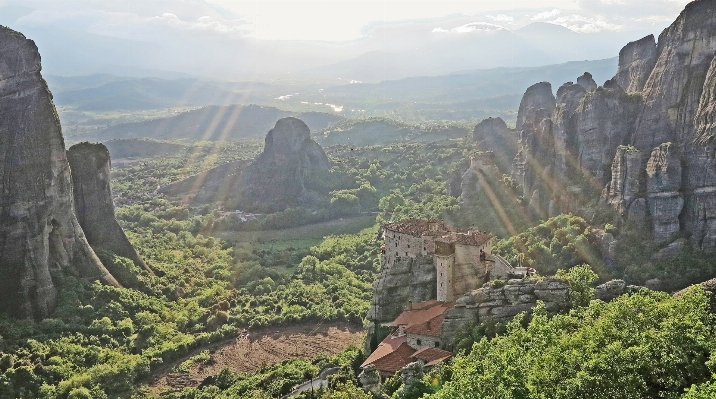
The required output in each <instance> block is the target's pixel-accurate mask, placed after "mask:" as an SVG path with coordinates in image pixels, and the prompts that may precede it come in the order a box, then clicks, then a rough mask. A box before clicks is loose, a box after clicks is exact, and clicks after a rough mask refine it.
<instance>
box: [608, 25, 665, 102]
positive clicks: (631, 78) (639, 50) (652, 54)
mask: <svg viewBox="0 0 716 399" xmlns="http://www.w3.org/2000/svg"><path fill="white" fill-rule="evenodd" d="M654 64H656V41H655V40H654V35H649V36H646V37H644V38H641V39H639V40H637V41H634V42H631V43H629V44H627V45H626V46H624V48H622V49H621V51H620V52H619V68H618V69H617V75H616V76H615V80H616V83H617V84H618V85H619V86H620V87H621V88H622V89H624V91H626V92H627V93H638V92H640V91H641V90H642V89H643V88H644V84H645V83H646V80H647V79H648V78H649V75H650V74H651V71H652V70H653V69H654Z"/></svg>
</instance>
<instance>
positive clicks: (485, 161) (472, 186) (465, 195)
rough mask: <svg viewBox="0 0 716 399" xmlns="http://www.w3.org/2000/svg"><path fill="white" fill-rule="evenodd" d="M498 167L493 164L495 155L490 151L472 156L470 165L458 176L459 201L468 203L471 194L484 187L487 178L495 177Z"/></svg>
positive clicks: (497, 175)
mask: <svg viewBox="0 0 716 399" xmlns="http://www.w3.org/2000/svg"><path fill="white" fill-rule="evenodd" d="M499 174H500V169H499V168H498V167H497V165H496V164H495V157H494V154H493V153H492V152H488V153H485V154H481V155H478V156H473V157H472V158H470V167H469V168H468V169H467V170H466V171H465V173H463V174H462V177H461V178H460V182H461V185H460V202H462V203H463V204H470V202H471V200H472V196H473V195H475V194H477V193H479V192H480V191H482V190H483V189H484V187H483V186H485V185H487V184H488V183H487V178H488V177H491V178H492V179H497V178H498V177H499Z"/></svg>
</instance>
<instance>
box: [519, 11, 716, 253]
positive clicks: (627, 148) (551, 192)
mask: <svg viewBox="0 0 716 399" xmlns="http://www.w3.org/2000/svg"><path fill="white" fill-rule="evenodd" d="M715 51H716V2H714V1H712V0H711V1H709V0H697V1H693V2H691V3H689V4H688V5H687V6H686V8H685V9H684V11H683V12H682V13H681V15H679V17H678V18H677V19H676V21H675V22H674V23H673V24H672V25H671V26H670V27H668V28H667V29H665V30H664V31H663V32H662V34H661V35H660V36H659V40H658V46H657V45H656V44H655V42H654V38H653V37H652V36H647V37H645V38H643V39H641V40H639V41H636V42H632V43H629V44H628V45H627V46H625V47H624V48H623V49H622V51H621V52H620V62H619V71H618V73H617V75H616V76H615V77H614V79H610V80H608V81H607V82H605V84H604V86H603V87H598V88H596V89H593V90H591V91H586V90H585V91H586V93H585V94H581V92H580V90H579V89H578V88H574V86H575V85H574V84H566V85H564V86H562V88H560V90H563V91H564V92H568V91H571V93H572V94H571V98H572V99H573V100H571V101H563V98H566V96H561V95H560V93H559V92H558V95H557V106H556V107H555V111H554V113H553V114H552V115H551V116H545V110H546V109H549V106H548V105H545V104H548V103H549V101H548V97H549V96H548V95H546V94H545V95H542V96H536V93H537V92H540V90H538V89H537V88H542V89H541V92H544V91H545V90H544V83H539V84H538V85H536V86H533V87H530V88H529V89H528V90H527V92H526V93H525V98H524V99H523V104H522V106H521V108H520V111H521V113H520V115H518V116H519V118H518V125H517V126H518V129H520V130H521V134H522V136H521V143H520V144H521V148H520V152H519V154H518V156H517V157H516V158H515V161H514V162H513V172H512V176H513V179H515V181H516V182H517V183H518V184H520V185H521V186H522V194H523V197H524V198H525V199H529V203H528V204H527V206H528V207H529V209H531V210H533V212H535V211H539V212H535V213H536V214H538V215H543V214H544V212H541V209H544V206H545V203H546V204H548V205H547V206H548V209H549V212H547V214H549V215H552V214H553V213H554V212H553V210H554V211H562V212H566V211H573V210H571V209H570V210H567V209H565V208H564V207H563V206H562V205H561V204H564V203H575V202H576V205H577V206H578V207H579V208H580V209H584V207H585V206H587V205H588V204H589V202H590V201H591V200H593V199H594V195H595V194H593V191H596V190H599V189H600V188H601V187H604V190H603V191H602V192H603V199H604V202H608V203H610V204H611V205H612V206H614V207H615V208H616V209H617V210H618V211H619V213H620V214H621V216H622V217H623V219H622V220H621V221H616V224H618V225H620V226H623V225H635V224H636V225H650V226H651V228H650V230H651V232H652V233H653V235H654V238H655V239H656V240H657V241H658V242H667V241H670V240H672V239H673V238H674V237H675V235H676V233H678V232H683V233H685V235H686V236H688V237H690V238H689V239H690V241H691V243H692V244H693V245H694V247H696V248H699V249H702V250H705V251H716V156H715V155H714V154H716V148H714V146H713V143H714V141H713V139H714V137H715V136H714V120H715V119H714V118H715V116H714V114H716V111H714V110H715V109H716V105H715V104H714V103H715V102H716V94H714V93H716V60H714V55H715V54H716V53H715ZM581 83H583V84H584V86H586V87H591V83H590V82H589V79H587V78H586V76H583V79H582V81H581ZM580 96H581V98H580V99H579V100H576V99H577V98H579V97H580ZM536 98H538V99H540V101H538V100H536ZM575 101H578V107H577V108H575V109H574V111H573V112H572V111H571V109H570V105H569V104H574V102H575ZM531 104H533V105H531ZM547 117H548V118H549V119H545V118H547ZM548 121H551V130H550V129H549V126H550V125H549V122H548ZM666 143H671V144H668V145H666ZM619 148H622V150H619ZM663 157H668V158H669V159H670V160H669V161H668V162H667V163H668V165H669V166H668V167H667V169H666V170H662V169H661V166H660V167H659V168H657V169H654V168H652V167H650V166H648V165H647V164H650V165H652V166H653V165H657V164H658V165H664V163H662V162H661V161H660V160H661V159H662V158H663ZM650 159H651V160H652V161H651V162H650ZM575 165H578V166H579V168H576V167H574V166H575ZM570 170H574V171H581V172H582V173H581V175H582V176H580V175H579V174H572V175H571V176H570ZM669 170H672V171H671V172H669ZM679 174H680V175H681V177H680V178H679V177H677V175H679ZM550 182H556V186H553V187H550V186H548V184H549V183H550ZM575 185H576V186H579V187H581V188H582V189H583V193H585V196H584V198H583V199H582V201H580V199H578V198H576V199H575V198H562V197H563V196H564V193H568V192H569V191H570V188H571V186H575ZM545 197H546V198H545ZM580 212H581V211H580ZM584 214H585V215H586V213H584ZM623 221H628V222H629V223H626V224H623V223H621V222H623Z"/></svg>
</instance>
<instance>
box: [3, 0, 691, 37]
mask: <svg viewBox="0 0 716 399" xmlns="http://www.w3.org/2000/svg"><path fill="white" fill-rule="evenodd" d="M687 2H688V1H685V0H498V1H492V0H472V1H449V0H441V1H416V0H381V1H371V0H363V1H356V0H330V1H306V0H283V1H272V0H260V1H257V0H250V1H247V0H205V1H201V0H22V1H17V0H0V6H2V5H14V7H12V8H9V7H3V8H0V13H2V12H5V14H8V13H14V14H16V16H17V18H16V23H17V24H18V25H19V26H22V25H67V26H69V27H73V28H80V29H85V30H88V31H90V32H94V33H100V34H106V35H110V36H120V37H123V36H131V32H129V31H133V30H140V31H141V33H142V34H146V33H148V31H149V32H152V33H153V34H161V33H165V34H170V32H171V31H175V30H182V29H183V30H187V29H189V30H194V31H197V32H199V31H202V32H206V31H212V32H213V33H217V34H219V35H223V36H226V37H230V36H233V35H237V34H238V35H240V36H243V37H253V38H258V39H284V40H296V39H298V40H321V41H346V40H354V39H359V38H361V37H365V36H366V35H368V33H369V30H368V28H369V27H370V26H373V25H375V24H385V23H391V22H399V21H416V20H418V21H424V20H431V19H432V20H434V21H435V22H436V25H435V28H436V29H435V33H440V32H442V31H444V30H445V31H448V32H450V31H452V29H455V28H457V30H455V31H452V32H455V33H466V32H468V31H469V27H468V28H464V29H463V32H460V27H459V26H441V25H440V24H439V23H438V22H439V21H440V20H441V19H445V18H446V17H455V16H468V17H473V18H474V21H473V22H475V23H480V22H482V23H490V24H495V25H499V26H502V27H504V28H507V29H511V28H515V27H519V26H523V25H525V24H528V23H530V22H535V21H542V22H549V23H553V24H558V25H562V26H565V27H568V28H570V29H572V30H574V31H576V32H583V33H596V32H600V31H625V30H640V29H644V28H647V27H649V26H657V25H658V26H660V27H661V26H662V25H665V24H666V23H668V22H670V21H673V19H674V18H675V17H676V16H677V15H678V13H679V12H680V11H681V10H682V9H683V6H684V5H685V4H686V3H687ZM13 8H14V9H13ZM23 9H24V11H23ZM0 17H2V16H1V15H0ZM123 31H125V32H123Z"/></svg>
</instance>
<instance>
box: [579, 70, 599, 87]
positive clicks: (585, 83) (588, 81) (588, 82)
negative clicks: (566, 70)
mask: <svg viewBox="0 0 716 399" xmlns="http://www.w3.org/2000/svg"><path fill="white" fill-rule="evenodd" d="M577 84H578V85H580V86H582V87H584V90H586V91H591V90H594V89H596V88H597V82H595V81H594V78H592V74H591V73H589V72H584V75H582V76H580V77H578V78H577Z"/></svg>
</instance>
